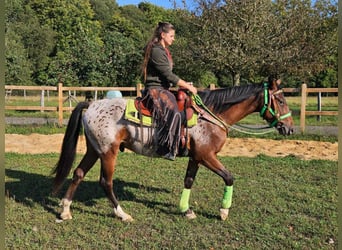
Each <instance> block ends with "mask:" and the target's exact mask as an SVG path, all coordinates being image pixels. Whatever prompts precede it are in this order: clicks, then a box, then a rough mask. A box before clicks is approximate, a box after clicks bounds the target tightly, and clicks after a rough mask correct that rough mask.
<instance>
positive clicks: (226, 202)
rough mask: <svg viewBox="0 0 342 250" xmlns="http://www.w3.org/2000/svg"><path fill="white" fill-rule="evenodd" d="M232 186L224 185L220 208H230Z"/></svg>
mask: <svg viewBox="0 0 342 250" xmlns="http://www.w3.org/2000/svg"><path fill="white" fill-rule="evenodd" d="M232 197H233V186H225V187H224V194H223V200H222V208H230V206H231V205H232Z"/></svg>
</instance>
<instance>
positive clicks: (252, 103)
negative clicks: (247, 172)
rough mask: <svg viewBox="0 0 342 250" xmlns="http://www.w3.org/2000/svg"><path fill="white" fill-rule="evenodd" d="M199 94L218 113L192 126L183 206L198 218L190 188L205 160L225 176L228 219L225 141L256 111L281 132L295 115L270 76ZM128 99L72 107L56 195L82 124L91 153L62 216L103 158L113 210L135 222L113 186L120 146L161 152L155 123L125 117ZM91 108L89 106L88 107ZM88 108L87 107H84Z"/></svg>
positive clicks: (289, 129)
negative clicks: (222, 153) (234, 127)
mask: <svg viewBox="0 0 342 250" xmlns="http://www.w3.org/2000/svg"><path fill="white" fill-rule="evenodd" d="M197 96H199V97H200V100H201V101H202V103H203V106H204V107H206V110H204V111H203V109H202V111H203V112H202V113H207V114H208V113H210V114H211V115H210V116H213V117H215V121H216V122H213V120H212V119H206V117H208V116H204V115H203V116H201V115H199V116H198V118H197V124H196V125H194V126H192V127H189V128H188V143H187V148H188V156H187V157H188V158H189V161H188V165H187V169H186V173H185V177H184V188H183V190H182V193H181V197H180V202H179V210H180V213H182V214H183V216H185V217H186V218H189V219H194V218H196V214H195V212H194V211H193V210H192V209H191V208H190V205H189V200H190V193H191V187H192V185H193V183H194V181H195V178H196V174H197V171H198V169H199V166H200V165H203V166H205V167H207V168H208V169H209V170H211V171H212V172H214V173H215V174H217V175H219V176H220V177H221V178H222V179H223V181H224V184H225V186H224V190H223V198H222V205H221V206H222V207H221V208H220V217H221V220H226V219H227V217H228V213H229V209H230V207H231V204H232V195H233V182H234V181H233V175H232V173H231V172H230V171H228V170H227V169H226V168H225V167H224V166H223V164H222V163H221V162H220V161H219V160H218V159H217V153H218V152H219V151H220V150H221V149H222V147H223V145H224V144H225V142H226V137H227V135H228V132H229V129H230V128H231V126H232V125H233V124H235V123H236V122H238V121H240V120H241V119H242V118H244V117H246V116H247V115H248V114H251V113H253V112H259V113H260V116H261V118H263V119H264V120H266V121H267V123H268V124H269V125H270V126H272V127H274V128H275V129H276V130H277V131H278V132H279V134H281V135H284V136H286V135H291V134H292V133H293V119H292V116H291V111H290V110H289V107H288V105H287V103H286V100H285V97H284V94H283V91H282V88H281V87H280V80H279V79H275V78H269V80H268V81H266V82H265V83H261V84H248V85H244V86H234V87H228V88H221V89H215V90H203V91H198V94H197ZM126 105H127V99H124V98H114V99H102V100H97V101H93V102H90V103H89V102H80V103H79V104H78V105H77V106H76V107H75V108H74V110H73V112H72V114H71V116H70V119H69V122H68V125H67V128H66V132H65V135H64V138H63V143H62V147H61V153H60V157H59V160H58V162H57V164H56V166H55V168H54V169H53V174H55V177H54V183H53V190H52V192H53V194H57V193H58V191H59V190H60V188H61V187H62V186H63V183H64V181H65V179H66V178H67V176H68V175H69V173H70V171H71V167H72V165H73V162H74V160H75V154H76V146H77V141H78V137H79V134H80V130H81V128H82V127H83V129H84V134H85V138H86V146H87V149H86V153H85V155H84V156H83V158H82V159H81V161H80V163H79V165H78V166H77V168H76V169H75V170H74V172H73V177H72V181H71V184H70V186H69V187H68V189H67V191H66V193H65V195H64V197H63V198H62V199H61V203H60V205H61V206H62V212H61V213H60V218H59V219H58V220H61V221H63V220H68V219H72V215H71V212H70V205H71V203H72V199H73V197H74V194H75V191H76V189H77V187H78V185H79V184H80V183H81V181H82V180H83V179H84V177H85V175H86V174H87V172H88V171H89V170H90V169H91V168H92V167H93V165H94V164H95V162H96V161H97V160H98V159H100V161H101V170H100V179H99V184H100V185H101V186H102V188H103V190H104V192H105V194H106V196H107V198H108V199H109V201H110V204H111V206H112V208H113V210H114V215H115V216H117V217H118V218H119V219H121V220H122V221H126V222H130V221H132V220H133V217H132V216H131V215H130V214H128V213H126V212H124V210H123V209H122V207H121V206H120V204H119V202H118V200H117V198H116V195H115V193H114V191H113V176H114V171H115V163H116V159H117V156H118V153H119V151H120V150H123V149H124V148H127V149H129V150H131V151H133V152H135V153H137V154H141V155H145V156H150V157H151V156H152V157H158V155H156V153H155V151H156V147H157V146H158V145H153V143H151V141H152V142H153V139H151V138H152V137H153V128H151V126H143V125H141V124H137V123H134V122H132V121H129V120H127V119H125V116H124V113H125V109H126ZM85 109H86V110H85ZM84 110H85V111H84Z"/></svg>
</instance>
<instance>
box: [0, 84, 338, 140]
mask: <svg viewBox="0 0 342 250" xmlns="http://www.w3.org/2000/svg"><path fill="white" fill-rule="evenodd" d="M142 89H143V85H142V84H137V85H136V86H135V87H64V86H63V84H62V83H59V84H58V86H57V87H52V86H18V85H5V93H6V99H9V98H10V96H11V93H12V91H13V90H21V91H26V90H30V91H40V92H41V97H40V106H13V105H12V106H9V105H5V110H29V111H41V112H44V111H55V112H58V123H59V125H60V126H62V124H63V112H65V111H69V112H70V111H71V110H72V109H73V107H72V105H71V102H72V98H74V96H75V95H72V94H71V92H72V91H73V92H76V91H81V92H87V91H90V92H94V93H95V95H94V96H95V98H94V99H96V98H97V94H98V92H99V91H110V90H117V91H120V92H134V93H135V95H134V96H141V90H142ZM210 89H215V85H214V84H211V85H210ZM283 90H284V92H285V93H301V108H300V129H301V132H302V133H304V131H305V116H307V115H317V116H322V115H334V116H337V115H338V111H321V110H320V109H319V110H318V111H306V104H307V95H308V93H318V94H319V97H320V93H338V88H307V85H306V84H302V86H301V89H298V88H284V89H283ZM49 91H56V92H57V93H58V106H57V107H45V105H44V98H45V92H49ZM64 92H68V96H67V98H65V95H64ZM66 101H68V102H69V107H65V106H64V105H63V104H64V103H65V102H66ZM318 103H319V105H320V98H318Z"/></svg>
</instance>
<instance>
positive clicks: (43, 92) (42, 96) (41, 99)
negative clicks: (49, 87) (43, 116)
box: [40, 89, 45, 113]
mask: <svg viewBox="0 0 342 250" xmlns="http://www.w3.org/2000/svg"><path fill="white" fill-rule="evenodd" d="M44 95H45V91H44V89H42V91H41V93H40V107H41V109H40V112H42V113H43V112H44V109H43V108H44V106H45V103H44Z"/></svg>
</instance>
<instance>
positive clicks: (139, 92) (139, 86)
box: [137, 83, 143, 97]
mask: <svg viewBox="0 0 342 250" xmlns="http://www.w3.org/2000/svg"><path fill="white" fill-rule="evenodd" d="M142 89H143V85H142V84H141V83H138V84H137V97H141V90H142Z"/></svg>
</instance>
